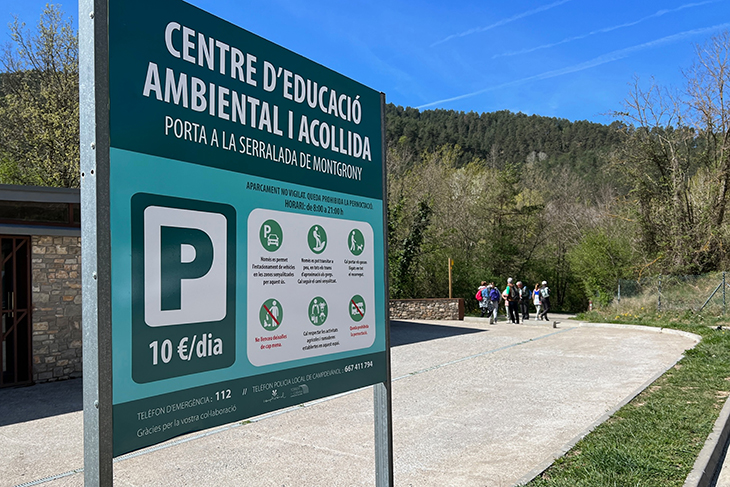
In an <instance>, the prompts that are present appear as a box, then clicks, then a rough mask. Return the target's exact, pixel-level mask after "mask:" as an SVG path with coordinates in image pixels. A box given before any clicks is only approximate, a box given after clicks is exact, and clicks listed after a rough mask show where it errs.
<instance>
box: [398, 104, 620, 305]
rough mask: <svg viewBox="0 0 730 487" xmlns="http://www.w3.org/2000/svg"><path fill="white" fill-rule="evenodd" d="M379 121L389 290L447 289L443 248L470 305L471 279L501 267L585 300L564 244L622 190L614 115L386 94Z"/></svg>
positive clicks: (494, 275) (412, 293)
mask: <svg viewBox="0 0 730 487" xmlns="http://www.w3.org/2000/svg"><path fill="white" fill-rule="evenodd" d="M386 131H387V132H386V133H387V144H388V148H389V150H388V169H389V189H390V195H389V197H390V202H389V203H390V205H389V206H390V215H389V216H390V242H389V245H390V248H391V253H390V266H391V294H392V295H393V296H394V297H417V296H444V295H446V294H447V293H448V281H447V275H448V267H447V262H448V259H449V258H452V259H454V261H455V265H454V269H453V276H454V283H455V289H456V294H457V295H458V296H461V297H467V300H468V302H469V304H470V305H472V306H474V305H475V304H476V302H472V301H474V300H473V298H471V300H470V299H469V298H470V297H471V296H472V295H473V294H474V292H472V288H474V289H476V286H477V285H478V283H479V282H480V281H481V280H488V281H489V280H494V281H495V282H497V283H499V285H500V286H503V285H504V281H505V280H506V278H507V277H514V278H516V279H521V280H523V281H525V282H526V283H529V285H530V287H532V286H533V285H534V283H536V282H540V281H542V280H545V279H547V280H548V281H549V282H550V285H551V287H552V288H553V290H554V293H555V295H556V299H555V301H556V302H557V303H559V304H560V306H561V307H563V308H572V309H577V308H580V307H581V306H583V305H584V304H585V302H587V298H586V297H585V293H584V289H583V286H582V283H581V282H580V281H579V280H578V279H576V276H575V275H574V272H573V271H572V269H571V266H570V265H569V262H568V254H569V251H570V249H572V248H574V247H575V246H576V245H577V244H578V243H579V242H580V239H581V235H582V232H581V229H582V228H586V227H585V225H586V223H590V222H595V219H596V218H599V215H598V213H599V211H598V208H600V207H601V206H605V205H606V204H608V203H611V202H612V201H613V200H614V199H615V198H616V197H617V196H618V194H619V192H624V193H625V192H626V190H620V188H622V187H624V186H623V184H622V181H620V180H617V179H616V178H615V177H613V175H612V167H613V166H612V162H611V161H612V160H611V157H612V156H613V154H615V152H616V150H617V148H618V147H619V146H620V145H621V143H622V137H623V133H625V126H624V125H623V124H622V123H620V122H614V123H613V124H611V125H601V124H597V123H591V122H586V121H578V122H570V121H568V120H565V119H556V118H548V117H540V116H536V115H533V116H527V115H525V114H522V113H517V114H515V113H511V112H508V111H500V112H496V113H482V114H477V113H474V112H471V113H464V112H456V111H451V110H427V111H423V112H421V111H418V110H416V109H413V108H405V109H404V108H402V107H397V106H394V105H388V106H387V109H386ZM584 220H587V221H584Z"/></svg>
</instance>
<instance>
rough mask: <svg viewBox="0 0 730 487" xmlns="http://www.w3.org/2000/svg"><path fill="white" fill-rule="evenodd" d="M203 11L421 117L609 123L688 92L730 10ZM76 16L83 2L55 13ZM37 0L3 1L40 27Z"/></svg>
mask: <svg viewBox="0 0 730 487" xmlns="http://www.w3.org/2000/svg"><path fill="white" fill-rule="evenodd" d="M190 3H192V4H194V5H196V6H198V7H200V8H203V9H204V10H207V11H209V12H211V13H213V14H215V15H217V16H219V17H222V18H224V19H226V20H228V21H230V22H232V23H234V24H236V25H239V26H241V27H243V28H245V29H247V30H249V31H251V32H253V33H255V34H258V35H260V36H262V37H265V38H266V39H269V40H270V41H272V42H275V43H277V44H280V45H282V46H284V47H287V48H288V49H290V50H292V51H295V52H297V53H299V54H301V55H303V56H306V57H308V58H310V59H312V60H314V61H317V62H319V63H320V64H323V65H325V66H327V67H329V68H332V69H334V70H335V71H338V72H340V73H342V74H344V75H346V76H349V77H351V78H353V79H355V80H357V81H359V82H361V83H364V84H366V85H368V86H370V87H372V88H374V89H376V90H379V91H383V92H385V93H386V96H387V100H388V101H389V102H392V103H395V104H397V105H402V106H412V107H419V108H421V109H431V108H443V109H453V110H463V111H467V112H468V111H476V112H491V111H497V110H511V111H513V112H523V113H527V114H538V115H545V116H551V117H561V118H567V119H569V120H591V121H595V122H601V123H608V122H610V121H611V118H610V117H609V116H608V115H607V114H608V113H609V112H610V111H611V110H620V109H621V101H622V100H623V99H624V98H625V96H626V94H627V93H628V91H629V84H630V83H631V81H632V79H633V77H634V76H638V77H639V78H640V80H642V82H643V83H644V84H648V83H649V82H650V78H651V77H652V76H653V77H654V78H655V80H656V81H657V82H658V83H659V84H662V85H665V86H669V87H674V88H681V87H682V86H683V83H684V78H683V76H682V69H683V68H688V67H689V66H690V65H691V64H692V62H693V59H694V49H695V45H696V44H698V43H699V44H702V43H704V42H705V41H707V40H708V39H709V38H710V37H711V36H712V35H714V34H717V33H719V32H721V31H723V30H727V29H730V0H661V1H658V0H644V1H636V0H630V1H628V0H614V1H612V2H595V1H590V2H589V1H585V0H583V1H581V0H544V1H527V0H514V1H510V2H505V1H495V0H489V1H473V2H465V1H453V2H444V1H442V0H433V1H418V2H416V1H412V0H411V1H398V0H391V1H382V0H370V1H367V2H366V1H360V0H352V1H347V2H345V1H327V0H308V1H306V2H304V1H300V0H299V1H297V0H252V1H248V2H241V1H240V0H239V1H234V0H193V1H192V2H190ZM60 4H61V5H62V8H63V10H64V11H65V12H66V14H67V15H71V16H73V17H74V18H76V17H78V12H77V11H78V3H77V2H71V1H65V2H61V3H60ZM44 5H45V2H44V1H38V0H0V28H1V29H2V30H0V38H1V39H2V41H1V42H2V43H3V44H4V43H5V42H6V41H7V40H8V39H9V37H8V31H7V27H6V26H7V23H8V22H10V21H11V20H12V18H13V17H12V16H13V14H16V15H18V17H19V18H20V19H21V20H23V21H25V22H26V23H27V24H35V23H36V22H37V19H38V17H39V15H40V13H41V11H42V9H43V7H44Z"/></svg>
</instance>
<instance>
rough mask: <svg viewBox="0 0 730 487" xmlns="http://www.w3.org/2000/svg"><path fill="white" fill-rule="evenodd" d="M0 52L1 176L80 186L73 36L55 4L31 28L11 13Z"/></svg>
mask: <svg viewBox="0 0 730 487" xmlns="http://www.w3.org/2000/svg"><path fill="white" fill-rule="evenodd" d="M9 27H10V36H11V39H12V42H11V43H8V44H7V45H6V46H5V49H4V51H3V53H2V54H1V55H0V64H1V65H2V67H3V68H4V74H3V76H2V97H0V120H2V122H0V182H2V183H11V184H28V185H40V186H61V187H78V186H79V67H78V66H79V64H78V38H77V34H76V32H75V31H74V29H73V26H72V23H71V20H70V19H68V18H64V14H63V13H62V12H61V10H60V7H59V6H57V5H46V8H45V9H44V11H43V13H42V14H41V17H40V20H39V21H38V24H37V26H36V28H35V30H30V29H28V28H27V27H26V25H25V24H24V23H22V22H20V21H19V20H18V18H17V17H16V18H15V20H14V21H13V22H11V23H10V25H9Z"/></svg>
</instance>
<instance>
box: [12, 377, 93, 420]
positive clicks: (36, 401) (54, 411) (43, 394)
mask: <svg viewBox="0 0 730 487" xmlns="http://www.w3.org/2000/svg"><path fill="white" fill-rule="evenodd" d="M82 384H83V381H82V380H81V379H69V380H64V381H59V382H51V383H49V384H36V385H34V386H29V387H15V388H9V389H0V426H7V425H9V424H15V423H24V422H26V421H33V420H34V419H41V418H47V417H50V416H56V415H59V414H66V413H73V412H76V411H81V410H82V409H83V391H82Z"/></svg>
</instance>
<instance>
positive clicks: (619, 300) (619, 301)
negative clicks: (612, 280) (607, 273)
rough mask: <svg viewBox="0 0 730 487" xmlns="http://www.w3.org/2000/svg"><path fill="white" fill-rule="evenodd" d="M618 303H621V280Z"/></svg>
mask: <svg viewBox="0 0 730 487" xmlns="http://www.w3.org/2000/svg"><path fill="white" fill-rule="evenodd" d="M618 304H621V281H619V282H618Z"/></svg>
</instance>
